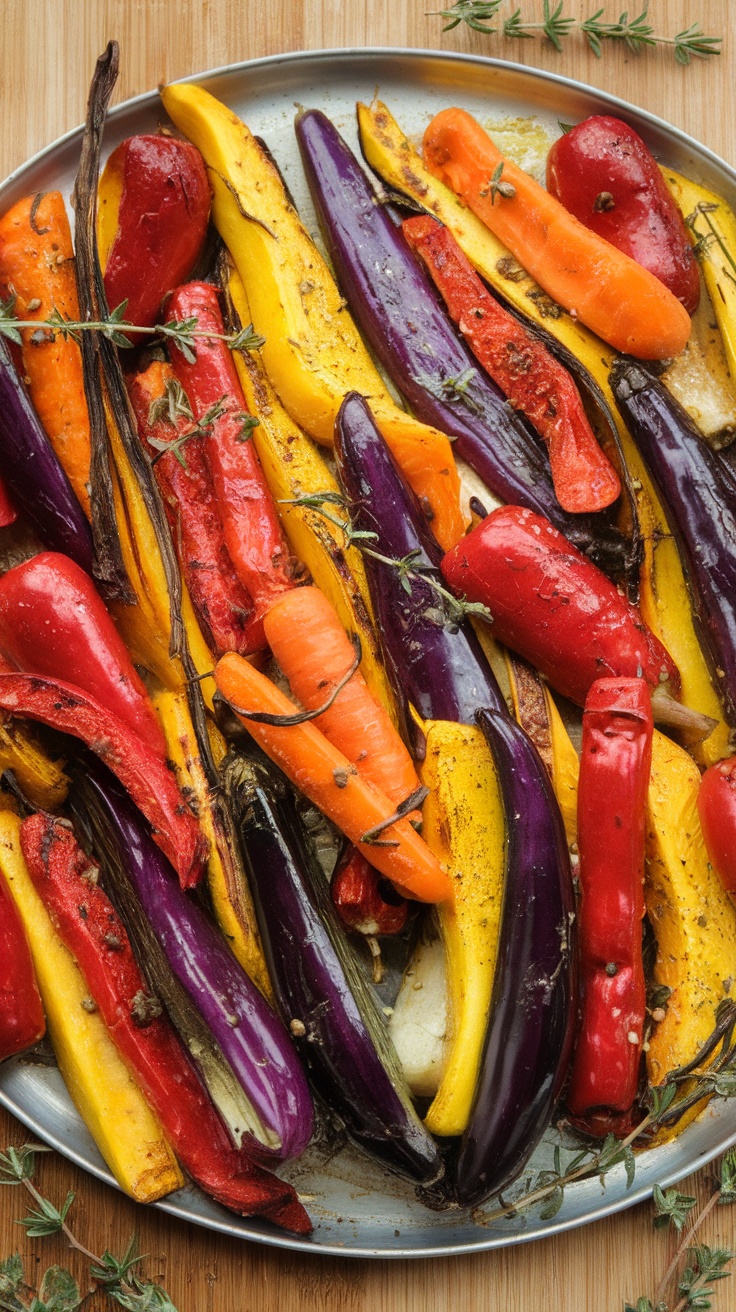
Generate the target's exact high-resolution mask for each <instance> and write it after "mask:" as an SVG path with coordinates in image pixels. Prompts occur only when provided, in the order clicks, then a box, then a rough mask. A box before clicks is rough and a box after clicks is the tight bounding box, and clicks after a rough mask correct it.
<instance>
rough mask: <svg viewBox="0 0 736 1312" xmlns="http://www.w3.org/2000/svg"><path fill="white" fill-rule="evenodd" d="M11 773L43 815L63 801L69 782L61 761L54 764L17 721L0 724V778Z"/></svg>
mask: <svg viewBox="0 0 736 1312" xmlns="http://www.w3.org/2000/svg"><path fill="white" fill-rule="evenodd" d="M5 770H12V771H13V774H14V775H15V777H16V779H17V781H18V783H19V784H20V787H21V788H22V790H23V792H24V793H25V795H26V797H28V798H29V799H30V801H31V802H33V804H34V806H37V807H39V809H40V810H43V811H54V810H55V809H56V807H57V806H61V803H62V802H63V801H64V799H65V797H66V794H67V788H68V782H69V781H68V780H67V777H66V775H65V774H64V771H63V769H62V767H61V763H60V762H59V761H52V760H51V759H50V757H48V756H47V755H46V754H45V753H44V752H42V751H41V748H40V747H38V746H37V745H36V743H34V741H33V739H32V738H30V737H29V735H28V734H27V733H26V731H25V730H24V728H23V727H22V726H21V725H20V724H19V723H18V722H17V720H7V721H6V722H4V723H3V722H0V774H2V773H3V772H4V771H5Z"/></svg>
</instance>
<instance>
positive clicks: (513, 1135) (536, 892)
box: [455, 710, 575, 1207]
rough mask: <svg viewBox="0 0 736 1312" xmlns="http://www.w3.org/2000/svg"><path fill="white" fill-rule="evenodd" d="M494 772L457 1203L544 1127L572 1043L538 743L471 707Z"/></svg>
mask: <svg viewBox="0 0 736 1312" xmlns="http://www.w3.org/2000/svg"><path fill="white" fill-rule="evenodd" d="M477 721H478V724H479V725H480V727H481V729H482V730H483V733H484V734H485V736H486V738H487V740H488V744H489V746H490V748H491V751H492V752H493V757H494V760H495V762H496V767H497V770H498V778H499V783H500V787H501V796H502V799H503V805H504V810H505V813H506V819H507V831H508V848H507V856H506V883H505V887H504V898H503V908H502V913H501V930H500V938H499V946H498V958H497V961H496V973H495V978H494V985H493V999H492V1003H491V1019H490V1023H489V1026H488V1030H487V1033H486V1038H485V1044H484V1048H483V1058H482V1062H481V1070H480V1077H479V1080H478V1087H477V1090H476V1094H475V1100H474V1102H473V1109H472V1112H471V1115H470V1121H469V1124H468V1127H467V1129H466V1131H465V1133H464V1135H463V1138H462V1140H461V1143H460V1151H459V1154H458V1158H457V1165H456V1172H457V1174H456V1183H455V1191H456V1198H457V1201H458V1202H459V1203H460V1204H461V1205H462V1206H466V1207H474V1206H477V1205H478V1204H479V1203H482V1202H483V1201H484V1200H485V1199H486V1198H488V1197H490V1196H491V1194H497V1193H499V1191H500V1190H501V1189H503V1188H505V1186H506V1185H508V1184H510V1183H511V1181H512V1180H514V1179H515V1178H516V1177H517V1175H518V1174H519V1172H520V1171H521V1170H522V1169H523V1166H524V1164H525V1162H526V1161H527V1160H528V1158H529V1157H530V1155H531V1153H532V1152H533V1151H534V1148H535V1147H536V1145H537V1144H538V1142H539V1140H540V1138H541V1136H542V1134H543V1133H544V1131H545V1129H546V1127H547V1125H548V1123H549V1119H550V1116H551V1114H552V1110H553V1108H554V1106H555V1103H556V1101H557V1099H558V1097H559V1095H560V1092H561V1089H562V1084H563V1082H564V1079H565V1074H566V1070H567V1065H568V1061H569V1056H570V1049H571V1046H572V1025H573V1020H574V1014H575V1013H574V1005H573V998H574V976H573V954H572V950H571V934H572V928H573V890H572V876H571V872H570V859H569V856H568V850H567V842H566V839H565V830H564V827H563V824H562V817H561V815H560V811H559V808H558V806H557V802H556V800H555V796H554V793H553V791H552V785H551V783H550V780H549V776H548V774H547V771H546V770H545V768H544V765H543V764H542V761H541V759H540V757H539V754H538V752H537V750H536V748H535V747H534V746H533V744H532V743H531V741H530V740H529V738H528V737H527V736H526V734H525V733H524V731H523V729H520V728H519V726H518V725H517V724H516V723H515V722H514V721H513V720H511V719H509V717H508V716H506V715H499V714H498V712H496V711H489V710H483V711H479V713H478V716H477Z"/></svg>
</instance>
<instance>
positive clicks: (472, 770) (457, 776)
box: [419, 720, 506, 1136]
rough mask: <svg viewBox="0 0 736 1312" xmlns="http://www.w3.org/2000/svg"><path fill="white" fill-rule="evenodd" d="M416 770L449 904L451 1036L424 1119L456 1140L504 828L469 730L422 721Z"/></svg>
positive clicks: (483, 1013)
mask: <svg viewBox="0 0 736 1312" xmlns="http://www.w3.org/2000/svg"><path fill="white" fill-rule="evenodd" d="M424 731H425V734H426V737H427V750H426V756H425V759H424V761H423V762H422V764H421V766H420V767H419V774H420V778H421V780H422V783H423V784H425V785H426V787H427V788H429V790H430V791H429V796H428V797H427V800H426V802H425V803H424V808H423V821H422V837H423V838H424V840H425V842H426V843H428V845H429V847H430V848H431V850H432V851H433V852H434V854H435V856H436V857H437V858H438V859H439V860H440V861H441V862H442V864H443V865H444V867H445V869H446V870H447V872H448V874H449V876H450V879H451V880H452V883H453V888H454V899H453V901H452V902H445V903H442V904H441V906H439V907H438V909H437V913H438V919H439V925H440V932H441V934H442V937H443V940H444V944H445V959H446V963H447V987H448V993H449V1001H450V1008H449V1010H450V1018H451V1032H450V1035H449V1042H448V1047H447V1063H446V1065H445V1068H444V1072H443V1075H442V1079H441V1081H440V1084H439V1088H438V1090H437V1093H436V1095H435V1097H434V1100H433V1102H432V1104H431V1106H430V1108H429V1111H428V1112H427V1116H426V1120H425V1123H426V1126H427V1129H428V1130H430V1131H431V1132H432V1134H437V1135H443V1136H444V1135H455V1134H462V1132H463V1130H464V1129H465V1127H466V1125H467V1123H468V1118H469V1116H470V1111H471V1108H472V1103H473V1095H474V1093H475V1086H476V1083H477V1079H478V1070H479V1066H480V1061H481V1057H482V1054H483V1040H484V1038H485V1033H486V1027H487V1024H488V1014H489V1010H490V1005H491V992H492V989H493V975H494V970H495V965H496V952H497V947H498V934H499V925H500V918H501V902H502V897H503V883H504V868H505V867H504V852H505V845H506V822H505V816H504V810H503V804H502V801H501V793H500V789H499V786H498V781H497V778H496V769H495V766H494V763H493V757H492V756H491V752H490V749H489V747H488V744H487V743H486V741H485V738H484V737H483V734H482V732H481V730H480V729H478V728H476V727H475V725H467V724H451V723H449V722H448V721H444V720H428V721H427V722H426V723H425V724H424Z"/></svg>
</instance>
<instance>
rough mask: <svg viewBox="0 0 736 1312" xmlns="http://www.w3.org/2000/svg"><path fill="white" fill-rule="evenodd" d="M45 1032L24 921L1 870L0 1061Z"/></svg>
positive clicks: (28, 1046) (19, 1050) (29, 1045)
mask: <svg viewBox="0 0 736 1312" xmlns="http://www.w3.org/2000/svg"><path fill="white" fill-rule="evenodd" d="M45 1029H46V1021H45V1019H44V1014H43V1006H42V1005H41V995H40V993H39V991H38V984H37V983H36V975H35V972H34V969H33V961H32V959H31V950H30V948H29V946H28V940H27V938H26V932H25V929H24V928H23V921H22V920H21V918H20V915H19V914H18V910H17V907H16V905H15V902H14V900H13V898H12V897H11V895H10V892H9V890H8V886H7V884H6V882H5V876H4V875H3V873H2V871H1V870H0V1061H4V1060H5V1058H6V1057H12V1056H13V1054H14V1053H16V1052H23V1050H24V1048H30V1047H32V1045H33V1044H34V1043H38V1040H39V1039H41V1038H43V1034H44V1031H45Z"/></svg>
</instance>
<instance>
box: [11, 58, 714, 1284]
mask: <svg viewBox="0 0 736 1312" xmlns="http://www.w3.org/2000/svg"><path fill="white" fill-rule="evenodd" d="M190 80H191V81H196V82H201V83H203V84H204V85H206V87H207V89H208V90H209V91H211V92H212V94H213V95H215V96H217V97H218V98H219V99H221V100H223V101H225V102H226V103H227V104H228V105H229V106H231V108H232V109H233V110H235V112H236V113H237V114H239V115H240V116H241V117H243V118H244V119H245V120H246V121H247V122H248V124H249V126H250V127H251V128H252V130H253V131H254V132H256V133H258V134H259V135H261V136H262V137H264V138H265V139H266V141H267V142H268V145H269V146H270V148H271V150H272V152H273V154H274V155H275V157H276V159H277V160H278V162H279V164H280V166H281V168H282V170H283V172H284V175H285V177H286V180H287V182H288V184H289V186H290V188H291V190H292V193H293V194H294V196H295V199H296V202H297V205H298V206H299V209H300V211H301V213H302V215H303V217H304V218H305V220H306V222H307V223H308V224H310V225H311V226H314V220H313V212H312V207H311V204H310V203H309V200H308V194H307V188H306V183H305V180H304V176H303V173H302V169H301V165H300V162H299V156H298V151H297V147H296V142H295V139H294V134H293V130H292V124H293V117H294V110H295V105H297V104H299V105H304V106H306V107H310V106H316V107H319V108H321V109H323V110H325V112H326V113H327V114H328V115H329V116H330V118H332V119H333V120H334V121H335V123H336V124H337V126H338V127H339V129H340V131H341V132H343V133H344V135H345V136H346V137H347V139H348V140H349V141H350V142H351V144H352V145H353V146H355V147H357V136H356V130H355V102H356V100H357V99H362V100H370V99H371V97H372V96H373V94H374V91H375V90H376V89H378V90H379V92H380V95H381V98H382V99H383V100H385V101H386V103H387V104H388V105H389V107H390V108H391V110H392V111H393V112H394V113H395V115H396V117H397V119H398V121H399V122H400V124H401V125H402V127H404V128H405V129H406V130H407V131H408V132H410V133H415V132H416V133H421V131H422V130H423V128H424V126H425V125H426V123H427V122H428V120H429V118H430V117H431V115H433V114H434V113H436V111H437V110H439V109H440V108H442V107H443V106H446V105H449V104H453V103H458V104H461V105H463V106H464V107H465V108H467V109H469V110H470V111H471V112H472V113H474V114H476V115H477V116H478V117H480V118H481V120H488V119H489V118H492V119H494V120H499V119H503V118H505V117H510V118H515V117H524V118H526V117H529V116H534V117H535V118H537V119H538V120H539V121H540V123H541V124H542V125H543V126H546V127H547V128H548V129H549V130H550V131H551V132H552V134H553V135H557V133H558V131H559V129H558V127H557V123H558V120H560V119H561V120H563V121H565V122H573V123H574V122H577V121H578V120H580V119H582V118H585V117H586V116H587V115H589V114H594V113H613V114H616V115H618V116H619V117H621V118H623V119H625V120H626V121H627V122H628V123H631V124H632V125H633V126H634V127H635V128H636V129H637V131H639V132H640V133H641V135H642V136H643V137H644V139H645V141H646V142H647V144H648V145H649V147H650V148H651V149H652V150H653V152H654V153H655V155H656V156H657V157H658V159H659V160H660V161H661V162H662V163H663V164H666V165H669V166H670V167H672V168H675V169H677V170H679V171H680V172H682V173H684V174H686V175H688V176H689V177H691V178H693V179H694V180H696V181H698V182H702V183H704V184H705V185H706V186H708V187H711V188H712V189H713V190H714V191H717V192H720V193H721V194H722V195H724V196H725V197H726V198H727V199H728V200H729V202H730V204H731V205H732V206H734V207H736V172H735V171H734V170H733V169H732V168H730V167H729V166H728V165H727V164H726V163H724V161H723V160H721V159H719V158H718V157H717V156H716V155H714V154H712V152H710V151H709V150H706V149H705V147H703V146H701V145H699V144H698V143H697V142H696V141H694V140H693V139H692V138H690V137H688V136H687V135H686V134H685V133H683V132H680V131H678V130H677V129H676V128H673V127H670V126H669V125H668V124H666V123H664V122H662V121H661V120H660V119H657V118H655V117H654V116H653V115H651V114H647V113H645V112H644V111H642V110H637V109H634V108H633V107H632V106H630V105H628V104H626V103H625V102H624V101H621V100H618V99H617V98H616V97H614V96H609V95H605V94H604V93H602V92H599V91H596V90H595V89H594V88H591V87H586V86H581V85H580V84H579V83H577V82H572V81H570V80H569V79H567V78H564V77H558V76H555V75H553V74H550V73H544V72H540V71H537V70H535V69H528V68H524V67H522V66H521V65H518V64H510V63H505V62H502V61H500V60H493V59H483V58H480V57H475V56H469V55H456V54H449V53H440V52H437V51H420V50H408V51H407V50H393V49H374V50H330V51H313V52H312V51H310V52H308V53H301V54H290V55H281V56H275V57H273V58H269V59H258V60H254V61H252V62H249V63H245V64H237V65H233V66H231V67H228V68H222V69H217V70H215V71H213V72H209V73H204V74H201V75H198V76H196V77H194V78H192V79H190ZM166 121H167V120H166V115H165V113H164V112H163V108H162V106H161V102H160V100H159V97H158V95H157V94H156V93H155V92H151V93H150V94H147V95H143V96H137V97H136V98H135V99H133V100H129V101H126V102H125V103H124V104H122V105H119V106H117V108H116V109H114V110H113V111H112V113H111V115H110V119H109V124H108V129H107V134H106V148H107V149H108V150H112V149H113V148H114V147H115V146H116V145H117V144H118V143H119V142H120V141H122V140H123V139H124V138H125V137H128V136H131V135H132V134H133V133H138V132H151V131H154V130H155V129H156V128H157V127H158V126H159V124H161V123H164V122H166ZM80 140H81V130H80V129H76V130H75V131H73V132H70V133H68V134H67V135H66V136H65V137H62V138H60V140H59V141H57V142H56V143H55V144H54V145H52V146H49V147H48V148H47V149H46V150H44V151H42V152H41V153H40V154H38V155H36V156H35V157H34V158H33V159H31V160H29V161H28V162H27V163H26V164H24V165H23V166H22V167H21V168H19V169H17V170H16V172H15V173H13V174H11V176H10V177H9V178H8V179H7V180H6V181H5V182H4V183H3V184H2V186H0V210H5V209H6V208H7V207H9V206H10V205H11V204H13V203H14V202H15V201H16V200H17V199H19V198H20V197H21V196H23V195H26V194H28V193H29V192H31V191H41V190H49V189H52V188H57V189H60V190H61V191H62V192H63V193H64V195H65V196H67V197H68V196H69V194H70V193H71V189H72V185H73V181H74V175H75V172H76V168H77V162H78V157H79V147H80ZM0 1102H1V1103H2V1104H3V1105H4V1106H5V1107H6V1108H7V1109H8V1111H10V1112H12V1113H13V1114H14V1115H15V1116H17V1117H18V1119H19V1120H20V1121H22V1122H23V1123H24V1124H25V1125H26V1126H28V1128H29V1129H30V1130H31V1131H32V1133H33V1134H34V1135H37V1136H38V1137H39V1138H40V1139H42V1140H44V1141H45V1142H46V1143H48V1144H49V1145H51V1146H52V1147H53V1148H55V1149H57V1150H58V1151H59V1152H60V1153H63V1154H64V1156H66V1157H68V1158H70V1159H71V1160H72V1161H73V1162H75V1163H76V1164H77V1165H78V1166H82V1167H84V1168H85V1170H88V1171H90V1172H91V1173H92V1174H93V1175H95V1176H97V1177H98V1178H99V1179H101V1180H105V1181H106V1182H107V1183H108V1184H110V1185H112V1186H113V1187H116V1186H115V1182H114V1180H113V1178H112V1176H111V1175H110V1173H109V1171H108V1170H107V1168H106V1166H105V1164H104V1162H103V1160H102V1158H101V1157H100V1155H99V1153H98V1151H97V1148H96V1147H95V1144H94V1143H93V1141H92V1139H91V1138H90V1136H89V1134H88V1132H87V1130H86V1128H85V1126H84V1125H83V1123H82V1121H81V1120H80V1118H79V1116H78V1115H77V1112H76V1110H75V1109H74V1107H73V1105H72V1103H71V1101H70V1099H69V1096H68V1094H67V1092H66V1089H65V1088H64V1085H63V1082H62V1080H61V1076H60V1075H59V1072H58V1070H57V1069H56V1067H55V1066H54V1065H53V1063H52V1062H49V1061H48V1060H44V1058H43V1057H42V1056H40V1055H38V1056H35V1055H34V1056H31V1057H28V1056H26V1057H25V1058H16V1059H14V1060H11V1061H9V1062H7V1063H5V1064H4V1065H3V1066H2V1067H0ZM734 1143H736V1107H735V1106H733V1105H730V1104H728V1103H720V1104H718V1103H716V1104H711V1106H710V1107H709V1108H708V1109H707V1110H706V1112H705V1113H704V1115H703V1116H701V1117H700V1119H699V1120H698V1121H696V1122H694V1123H693V1124H692V1125H690V1126H688V1128H687V1129H686V1130H685V1131H684V1132H683V1133H682V1134H681V1135H680V1136H679V1138H677V1139H676V1140H675V1141H674V1142H672V1143H669V1144H665V1145H663V1146H662V1147H659V1148H656V1149H651V1150H648V1151H646V1152H644V1153H642V1154H641V1155H639V1156H638V1157H637V1167H636V1176H635V1179H634V1183H633V1184H632V1186H631V1187H630V1188H627V1185H626V1179H625V1176H624V1173H623V1169H622V1168H620V1167H619V1168H615V1169H614V1170H613V1171H612V1172H611V1173H610V1174H609V1175H608V1176H607V1178H606V1184H605V1189H603V1187H602V1186H601V1184H600V1182H599V1181H598V1180H597V1179H596V1180H588V1181H584V1182H581V1183H578V1184H575V1185H573V1186H571V1187H569V1188H568V1189H567V1190H566V1192H565V1200H564V1203H563V1206H562V1208H561V1210H560V1211H559V1212H558V1213H557V1215H556V1216H555V1217H554V1219H552V1220H548V1221H543V1220H541V1219H540V1218H539V1215H538V1211H534V1210H532V1211H530V1212H528V1213H526V1214H523V1215H520V1216H518V1217H516V1218H514V1219H512V1220H504V1221H500V1222H499V1221H496V1222H492V1223H490V1222H489V1223H486V1224H484V1223H483V1215H482V1212H481V1213H478V1212H475V1213H473V1215H472V1217H471V1216H470V1215H469V1214H468V1213H465V1212H460V1211H448V1212H444V1213H438V1212H433V1211H429V1210H428V1209H427V1208H426V1207H424V1206H423V1205H422V1204H421V1203H419V1202H418V1201H417V1200H416V1198H415V1196H414V1191H413V1189H412V1188H410V1187H409V1186H408V1185H405V1184H404V1183H403V1182H402V1181H401V1180H399V1179H398V1178H397V1177H395V1176H393V1175H389V1174H387V1173H386V1172H385V1171H383V1170H382V1169H381V1168H379V1167H378V1166H376V1165H375V1164H374V1163H372V1162H371V1161H370V1160H369V1159H368V1158H367V1157H365V1156H364V1155H363V1154H361V1153H359V1152H358V1151H357V1150H355V1149H352V1148H350V1147H343V1148H342V1149H341V1150H340V1151H338V1152H335V1150H334V1146H333V1148H331V1149H328V1148H327V1147H325V1146H321V1147H320V1146H318V1147H316V1148H311V1149H310V1150H309V1151H308V1152H307V1153H306V1154H305V1155H304V1157H303V1158H302V1159H301V1160H300V1161H299V1162H297V1163H295V1164H293V1165H292V1166H290V1167H288V1168H286V1170H285V1171H284V1172H283V1174H285V1175H286V1176H288V1178H289V1179H291V1180H292V1181H293V1183H294V1184H295V1186H296V1188H297V1189H298V1191H299V1193H300V1195H301V1196H302V1197H303V1198H304V1201H305V1203H306V1205H307V1208H308V1210H309V1212H310V1215H311V1216H312V1218H313V1220H314V1226H315V1228H314V1232H313V1234H312V1235H311V1236H310V1238H308V1239H297V1238H295V1237H292V1236H289V1235H285V1234H282V1233H279V1232H276V1231H275V1230H273V1229H272V1228H271V1227H269V1226H267V1225H265V1224H264V1225H262V1224H259V1222H258V1221H250V1220H244V1219H241V1218H239V1217H235V1216H233V1215H232V1214H230V1213H228V1212H226V1211H224V1210H223V1209H222V1208H221V1207H218V1206H217V1205H216V1204H215V1203H213V1202H211V1201H210V1200H209V1199H208V1198H206V1197H205V1196H204V1194H202V1193H200V1191H199V1190H198V1189H197V1188H195V1187H194V1186H192V1185H190V1186H188V1187H187V1188H185V1189H181V1190H179V1191H178V1192H177V1193H175V1194H172V1195H170V1196H169V1197H168V1198H166V1199H164V1200H163V1201H162V1202H160V1203H157V1204H155V1206H157V1207H160V1208H162V1210H163V1211H165V1212H169V1213H170V1214H171V1215H173V1216H176V1217H179V1218H181V1219H183V1220H187V1221H192V1222H195V1223H196V1224H198V1225H203V1226H207V1227H208V1228H210V1229H212V1230H219V1231H221V1232H222V1233H224V1234H228V1235H232V1236H234V1237H241V1238H244V1239H252V1240H256V1241H257V1242H259V1243H264V1244H272V1245H275V1246H277V1247H281V1248H292V1249H300V1250H302V1251H305V1252H319V1253H330V1254H336V1255H352V1256H356V1257H402V1258H403V1257H440V1256H445V1255H449V1254H455V1253H470V1252H478V1251H480V1250H483V1249H489V1248H501V1247H503V1246H505V1245H506V1244H514V1243H521V1242H523V1241H526V1240H530V1239H537V1238H540V1237H542V1236H545V1235H552V1234H557V1233H559V1232H560V1231H563V1230H569V1229H572V1228H573V1227H574V1226H579V1225H583V1224H585V1223H586V1222H588V1221H594V1220H597V1219H598V1218H600V1217H602V1216H607V1215H610V1214H611V1213H612V1212H617V1211H620V1210H621V1209H623V1208H625V1207H630V1206H632V1204H634V1203H638V1202H641V1201H642V1199H645V1198H647V1197H648V1196H649V1195H650V1194H651V1192H652V1189H653V1187H654V1185H655V1184H660V1185H662V1186H665V1185H670V1184H673V1183H674V1182H675V1181H676V1180H679V1179H681V1178H682V1177H683V1176H685V1175H688V1174H690V1173H691V1172H693V1171H695V1170H697V1169H698V1168H699V1167H701V1166H703V1165H704V1164H705V1163H706V1162H708V1161H709V1160H710V1159H711V1158H713V1157H715V1156H716V1155H717V1154H718V1153H720V1152H722V1151H724V1150H725V1149H726V1148H728V1147H730V1146H731V1145H732V1144H734ZM550 1164H551V1147H550V1146H549V1145H546V1144H542V1145H541V1147H540V1149H539V1150H538V1152H537V1153H536V1154H535V1157H534V1159H533V1161H532V1163H531V1165H530V1168H529V1170H530V1172H534V1171H536V1170H538V1169H543V1168H544V1167H546V1166H548V1165H550ZM487 1210H491V1208H490V1207H489V1208H488V1209H487Z"/></svg>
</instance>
